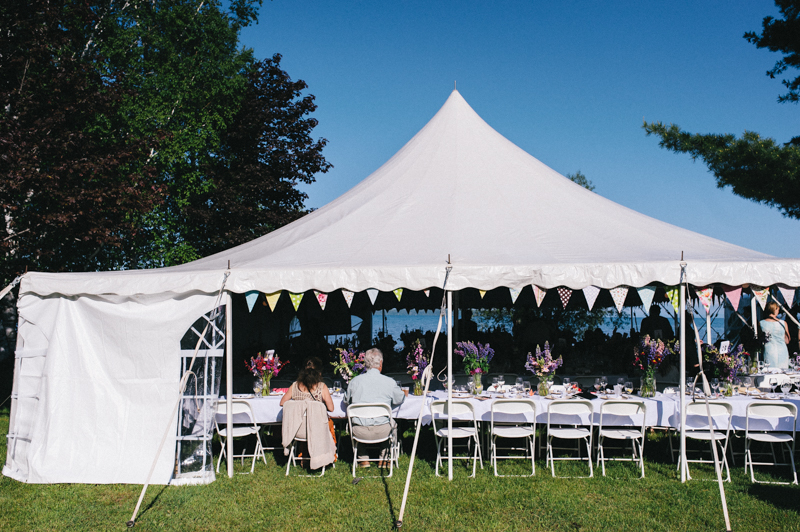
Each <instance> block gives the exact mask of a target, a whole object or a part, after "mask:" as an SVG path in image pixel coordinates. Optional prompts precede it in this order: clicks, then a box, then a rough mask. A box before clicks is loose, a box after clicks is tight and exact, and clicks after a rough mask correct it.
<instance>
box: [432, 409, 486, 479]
mask: <svg viewBox="0 0 800 532" xmlns="http://www.w3.org/2000/svg"><path fill="white" fill-rule="evenodd" d="M451 416H452V418H453V430H452V431H450V430H449V429H448V428H447V418H448V417H451ZM431 420H432V423H433V435H434V438H435V439H436V476H437V477H438V476H439V466H440V465H441V463H442V450H443V447H444V450H446V445H447V440H448V437H452V439H453V448H454V450H455V446H456V440H467V441H466V446H467V451H468V452H469V448H470V447H472V446H473V445H474V447H475V448H474V450H473V452H472V456H471V457H470V456H453V460H472V475H470V477H474V476H475V470H476V464H477V463H478V462H480V464H481V469H483V457H482V455H481V442H480V433H479V432H478V422H477V420H476V419H475V411H474V409H473V408H472V404H471V403H470V402H469V401H452V402H451V409H450V410H448V409H447V401H434V402H433V403H431Z"/></svg>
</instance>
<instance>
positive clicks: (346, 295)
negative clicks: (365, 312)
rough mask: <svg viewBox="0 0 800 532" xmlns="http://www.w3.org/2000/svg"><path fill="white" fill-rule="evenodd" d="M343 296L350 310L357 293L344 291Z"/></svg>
mask: <svg viewBox="0 0 800 532" xmlns="http://www.w3.org/2000/svg"><path fill="white" fill-rule="evenodd" d="M342 295H343V296H344V302H345V303H347V308H350V305H352V304H353V296H354V295H355V293H353V292H351V291H350V290H345V289H342Z"/></svg>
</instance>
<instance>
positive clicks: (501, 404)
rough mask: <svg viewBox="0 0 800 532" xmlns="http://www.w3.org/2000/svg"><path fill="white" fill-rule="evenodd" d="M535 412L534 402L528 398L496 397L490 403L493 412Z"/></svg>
mask: <svg viewBox="0 0 800 532" xmlns="http://www.w3.org/2000/svg"><path fill="white" fill-rule="evenodd" d="M529 412H532V413H533V414H536V403H534V402H533V401H531V400H530V399H496V400H495V402H494V403H492V413H493V414H527V413H529Z"/></svg>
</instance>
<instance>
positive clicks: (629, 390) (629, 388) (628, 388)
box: [625, 381, 633, 395]
mask: <svg viewBox="0 0 800 532" xmlns="http://www.w3.org/2000/svg"><path fill="white" fill-rule="evenodd" d="M625 393H627V394H628V395H630V394H632V393H633V382H631V381H625Z"/></svg>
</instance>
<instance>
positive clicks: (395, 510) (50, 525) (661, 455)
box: [0, 412, 800, 532]
mask: <svg viewBox="0 0 800 532" xmlns="http://www.w3.org/2000/svg"><path fill="white" fill-rule="evenodd" d="M7 432H8V413H7V412H6V413H3V414H0V433H2V434H6V433H7ZM343 443H344V445H343V446H342V447H343V453H344V452H346V451H345V449H344V448H345V447H349V444H348V442H346V441H345V442H343ZM406 443H407V445H406V449H410V447H411V442H410V441H407V442H406ZM432 445H433V443H432V438H429V437H427V436H426V437H424V438H422V439H421V444H420V451H421V452H420V454H421V455H422V457H423V459H418V460H417V461H416V462H415V466H414V474H413V477H412V482H411V491H410V494H409V500H408V503H407V507H406V513H405V517H404V522H403V527H402V530H404V531H405V530H408V531H417V530H435V529H441V530H456V531H461V530H480V531H569V532H576V531H589V530H613V531H615V532H616V531H619V532H622V531H628V530H630V531H634V530H635V531H643V530H664V531H702V530H724V521H723V517H722V509H721V506H720V500H719V492H718V491H717V484H716V482H704V481H699V480H696V481H691V482H688V483H687V484H681V483H680V482H679V480H677V476H676V472H675V466H674V465H673V464H672V463H670V461H669V458H668V447H667V445H666V442H665V440H664V439H663V438H661V439H654V440H651V441H648V444H647V446H646V474H647V478H645V479H639V478H638V475H637V472H636V471H635V468H634V467H633V466H632V465H631V464H629V463H617V464H611V465H610V466H609V467H608V474H609V476H608V477H606V478H603V477H595V478H593V479H581V480H578V479H561V478H556V479H554V478H551V477H550V472H549V470H548V469H545V467H544V461H543V460H542V461H538V462H537V469H536V476H535V477H532V478H531V477H529V478H495V477H494V476H493V475H492V472H491V469H490V468H489V467H488V462H485V463H484V468H485V469H483V470H482V471H481V470H479V471H478V475H477V478H475V479H469V478H467V475H468V474H469V472H468V470H467V467H468V466H467V465H466V464H467V462H460V463H459V464H458V466H456V473H455V478H454V480H453V481H452V482H448V481H447V479H446V478H444V477H436V476H435V475H434V472H433V460H432V458H433V457H435V452H436V451H435V448H433V447H432ZM348 450H349V449H348ZM5 453H6V444H5V438H3V439H2V441H0V455H2V456H3V457H5ZM345 458H346V459H347V460H349V457H345ZM3 460H5V458H3ZM267 461H268V465H267V466H264V464H263V463H260V464H259V465H257V466H256V472H255V474H253V475H244V474H236V475H235V476H234V477H233V478H232V479H229V478H228V477H227V475H226V474H225V472H224V471H223V469H224V466H223V468H221V469H220V475H219V476H218V480H217V481H216V482H214V483H213V484H211V485H208V486H193V487H165V486H152V487H150V489H149V490H148V492H147V495H146V496H145V500H144V503H143V505H142V511H141V512H140V514H139V516H138V519H137V525H136V528H135V530H279V531H283V530H286V531H294V530H297V531H309V530H325V531H330V530H368V531H374V530H390V529H392V527H393V524H394V522H395V520H396V519H397V518H398V516H399V512H400V504H401V499H402V495H403V487H404V483H405V478H406V472H407V470H408V464H409V459H408V457H407V456H405V457H403V458H402V459H401V461H400V465H401V467H400V469H399V470H397V469H396V470H395V475H394V477H393V478H364V479H363V480H361V481H360V482H358V483H357V484H353V478H352V476H351V474H350V463H349V462H341V461H340V462H339V464H338V467H336V469H333V470H328V471H327V472H326V473H325V476H324V477H323V478H321V479H320V478H299V477H285V476H284V467H282V465H284V464H285V462H284V461H283V457H282V456H281V455H274V456H272V455H268V457H267ZM501 465H504V466H505V467H504V471H505V472H513V473H519V474H524V473H525V470H526V465H525V464H524V463H521V462H520V463H518V464H514V463H512V464H501ZM249 469H250V466H249V461H246V462H245V466H244V467H242V466H241V465H240V463H238V462H237V465H236V466H235V470H236V472H237V473H239V472H243V471H249ZM470 470H471V468H470ZM367 471H368V472H369V473H370V474H375V473H377V470H376V469H374V468H371V469H369V470H367ZM584 472H585V464H582V465H577V464H574V465H573V464H568V463H560V464H557V473H559V474H570V473H572V474H583V473H584ZM598 474H599V472H598ZM692 474H693V476H695V478H709V479H710V478H713V468H702V467H700V466H693V467H692ZM732 474H733V482H731V483H730V484H726V486H725V488H726V494H727V498H728V506H729V510H730V514H731V521H732V525H733V529H734V530H737V531H745V530H765V531H766V530H769V531H776V530H800V519H798V517H799V516H798V512H799V511H800V489H798V487H796V486H753V485H751V484H750V481H749V478H748V477H747V476H745V474H744V472H743V469H742V467H741V463H740V462H738V463H737V467H735V468H733V470H732ZM140 490H141V486H128V485H82V484H59V485H30V484H23V483H20V482H17V481H14V480H11V479H8V478H6V477H0V529H2V530H58V531H63V530H123V529H125V522H126V521H127V520H128V519H129V518H130V514H131V512H132V511H133V508H134V506H135V505H136V500H137V498H138V496H139V492H140Z"/></svg>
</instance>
